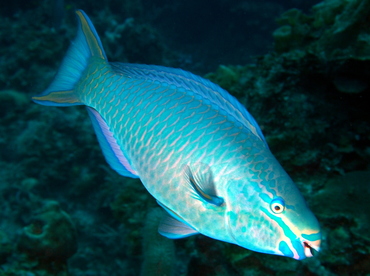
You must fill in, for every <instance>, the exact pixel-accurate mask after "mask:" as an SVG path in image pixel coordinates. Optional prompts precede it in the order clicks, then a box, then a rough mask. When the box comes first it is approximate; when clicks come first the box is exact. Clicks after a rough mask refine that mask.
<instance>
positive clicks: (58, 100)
mask: <svg viewBox="0 0 370 276" xmlns="http://www.w3.org/2000/svg"><path fill="white" fill-rule="evenodd" d="M76 14H77V18H78V30H77V36H76V38H75V39H74V40H73V41H72V42H71V45H70V47H69V49H68V52H67V54H66V55H65V57H64V59H63V62H62V65H61V66H60V68H59V70H58V73H57V74H56V76H55V78H54V80H53V82H52V83H51V84H50V86H49V87H48V88H47V89H46V90H45V91H44V92H43V93H41V94H40V95H38V96H34V97H32V100H33V101H34V102H35V103H38V104H42V105H51V106H71V105H82V104H83V103H82V102H81V101H80V99H79V98H78V95H77V94H76V93H75V92H74V89H75V86H76V84H77V82H78V81H79V80H80V78H81V76H82V74H83V72H84V70H85V69H86V67H87V66H88V64H89V62H90V61H91V57H98V58H101V59H104V60H107V57H106V55H105V52H104V49H103V46H102V44H101V41H100V38H99V36H98V34H97V32H96V30H95V28H94V26H93V24H92V22H91V21H90V19H89V17H88V16H87V15H86V14H85V12H84V11H82V10H77V11H76Z"/></svg>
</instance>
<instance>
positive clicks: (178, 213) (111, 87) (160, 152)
mask: <svg viewBox="0 0 370 276" xmlns="http://www.w3.org/2000/svg"><path fill="white" fill-rule="evenodd" d="M76 13H77V16H78V20H79V27H78V31H77V37H76V38H75V40H74V42H73V43H72V44H71V46H70V49H69V50H68V52H67V54H66V56H65V58H64V60H63V62H62V65H61V67H60V69H59V71H58V73H57V75H56V77H55V79H54V81H53V82H52V83H51V84H50V86H49V87H48V88H47V89H46V90H45V91H44V92H43V93H42V94H41V95H39V96H35V97H33V100H34V101H35V102H36V103H39V104H43V105H53V106H71V105H85V106H86V108H87V111H88V114H89V116H90V118H91V121H92V124H93V127H94V130H95V133H96V135H97V138H98V141H99V144H100V146H101V148H102V150H103V153H104V156H105V158H106V160H107V162H108V163H109V165H110V166H111V167H112V168H113V169H114V170H115V171H117V172H118V173H119V174H121V175H122V176H125V177H133V178H140V180H141V181H142V183H143V184H144V186H145V188H146V189H147V190H148V191H149V193H150V194H151V195H152V196H153V197H154V198H155V199H156V200H157V202H158V204H159V205H160V206H162V207H163V208H164V209H165V210H166V211H167V213H168V215H167V216H165V217H164V218H163V220H162V222H161V224H160V225H159V229H158V230H159V232H160V233H161V234H162V235H164V236H166V237H168V238H182V237H187V236H191V235H195V234H199V233H200V234H203V235H206V236H209V237H211V238H214V239H218V240H222V241H225V242H229V243H233V244H237V245H239V246H242V247H244V248H247V249H250V250H254V251H258V252H263V253H269V254H275V255H283V256H287V257H292V258H295V259H304V258H306V257H311V256H312V253H311V249H315V250H319V248H320V242H321V234H320V227H319V224H318V222H317V219H316V218H315V216H314V215H313V214H312V212H311V211H310V210H309V209H308V207H307V205H306V203H305V201H304V199H303V197H302V196H301V194H300V192H299V191H298V189H297V187H296V186H295V184H294V183H293V181H292V180H291V179H290V177H289V176H288V175H287V173H286V172H285V171H284V169H283V168H282V167H281V166H280V164H279V163H278V162H277V160H276V159H275V158H274V156H273V155H272V153H271V152H270V150H269V148H268V146H267V143H266V140H265V138H264V136H263V134H262V132H261V130H260V128H259V126H258V124H257V123H256V121H255V120H254V119H253V117H252V116H251V115H250V114H249V112H248V111H247V110H246V109H245V108H244V107H243V106H242V105H241V104H240V103H239V102H238V101H237V100H236V99H235V98H234V97H232V96H231V95H230V94H229V93H227V92H226V91H225V90H223V89H222V88H220V87H219V86H217V85H216V84H213V83H212V82H210V81H208V80H205V79H203V78H201V77H199V76H195V75H193V74H191V73H189V72H186V71H183V70H181V69H174V68H168V67H162V66H154V65H140V64H129V63H117V62H114V63H109V62H108V60H107V57H106V55H105V53H104V49H103V47H102V44H101V41H100V39H99V36H98V34H97V33H96V30H95V29H94V26H93V25H92V22H91V21H90V19H89V18H88V17H87V15H86V14H85V13H84V12H83V11H81V10H78V11H76Z"/></svg>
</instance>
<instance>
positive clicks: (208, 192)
mask: <svg viewBox="0 0 370 276" xmlns="http://www.w3.org/2000/svg"><path fill="white" fill-rule="evenodd" d="M184 174H185V177H186V179H187V181H188V183H189V185H190V186H191V189H192V190H193V195H194V197H195V198H197V199H198V200H201V201H205V202H208V203H211V204H214V205H216V206H221V205H222V204H223V203H224V200H223V198H222V197H219V196H218V195H217V191H216V186H215V183H214V181H213V175H212V171H211V168H210V167H209V166H208V165H207V164H203V163H196V164H192V165H185V166H184Z"/></svg>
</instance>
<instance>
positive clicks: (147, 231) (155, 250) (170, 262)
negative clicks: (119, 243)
mask: <svg viewBox="0 0 370 276" xmlns="http://www.w3.org/2000/svg"><path fill="white" fill-rule="evenodd" d="M163 215H165V211H164V210H162V208H159V207H156V208H154V209H152V210H150V211H149V212H148V215H147V217H146V220H145V225H144V228H143V254H144V255H143V257H144V260H143V264H142V266H141V274H140V275H141V276H163V275H166V276H171V275H176V274H174V265H175V245H174V241H173V240H170V239H167V238H165V237H163V236H161V235H160V234H159V233H158V225H159V223H160V222H161V220H162V217H163Z"/></svg>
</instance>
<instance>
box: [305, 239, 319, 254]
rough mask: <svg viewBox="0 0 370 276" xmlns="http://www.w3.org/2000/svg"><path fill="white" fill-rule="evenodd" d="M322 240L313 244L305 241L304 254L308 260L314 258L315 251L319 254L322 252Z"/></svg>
mask: <svg viewBox="0 0 370 276" xmlns="http://www.w3.org/2000/svg"><path fill="white" fill-rule="evenodd" d="M320 242H321V241H320V240H317V241H313V242H310V241H306V240H305V241H303V242H302V244H303V249H304V254H305V256H306V258H310V257H313V251H314V250H315V251H317V252H319V251H320Z"/></svg>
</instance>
